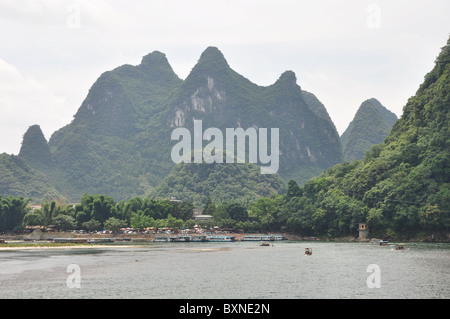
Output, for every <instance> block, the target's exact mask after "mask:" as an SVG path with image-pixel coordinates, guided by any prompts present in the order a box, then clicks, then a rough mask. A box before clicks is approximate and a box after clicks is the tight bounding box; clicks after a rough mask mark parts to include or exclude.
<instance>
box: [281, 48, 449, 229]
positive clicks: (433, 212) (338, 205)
mask: <svg viewBox="0 0 450 319" xmlns="http://www.w3.org/2000/svg"><path fill="white" fill-rule="evenodd" d="M449 111H450V40H449V43H447V45H446V46H445V47H444V48H443V49H442V52H441V54H440V55H439V57H438V58H437V59H436V65H435V67H434V69H433V70H432V71H431V72H430V73H429V74H427V75H426V76H425V80H424V83H423V84H422V85H421V86H420V88H419V89H418V91H417V93H416V95H415V96H413V97H411V98H410V99H409V100H408V102H407V104H406V106H405V107H404V110H403V115H402V117H401V119H399V120H398V121H397V122H396V123H395V124H394V126H393V128H392V130H391V133H390V134H389V135H388V137H387V138H386V139H385V141H384V143H382V144H378V145H376V146H374V147H372V148H371V149H370V150H369V151H368V152H367V153H366V154H365V156H364V158H363V159H362V160H357V161H354V162H352V163H344V164H338V165H336V166H334V167H332V168H330V169H328V170H327V171H326V172H325V173H323V174H321V175H320V176H318V177H316V178H313V179H311V180H310V181H308V182H307V183H306V184H305V185H304V186H303V187H302V188H301V189H300V191H299V192H300V196H294V197H293V198H292V199H291V200H290V201H288V202H287V205H288V207H290V208H289V214H288V215H289V216H288V219H287V220H286V221H287V225H291V226H293V225H294V224H295V225H296V226H295V227H294V228H292V229H293V230H296V231H299V232H303V233H315V234H324V235H329V236H339V235H345V234H349V233H352V232H353V231H354V229H355V226H356V223H358V222H367V223H368V224H369V227H370V229H371V233H372V234H373V235H377V234H378V235H382V234H402V235H403V236H415V235H417V234H418V233H420V232H427V231H431V230H432V231H446V232H448V231H449V229H450V112H449Z"/></svg>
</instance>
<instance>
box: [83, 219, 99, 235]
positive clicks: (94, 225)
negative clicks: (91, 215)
mask: <svg viewBox="0 0 450 319" xmlns="http://www.w3.org/2000/svg"><path fill="white" fill-rule="evenodd" d="M82 227H83V228H84V229H86V230H87V231H89V232H92V231H95V230H100V229H101V227H102V224H101V223H100V222H99V221H98V220H95V219H91V220H89V221H87V222H84V223H82Z"/></svg>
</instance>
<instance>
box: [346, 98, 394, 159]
mask: <svg viewBox="0 0 450 319" xmlns="http://www.w3.org/2000/svg"><path fill="white" fill-rule="evenodd" d="M396 121H397V116H396V115H395V114H394V113H392V112H391V111H389V110H388V109H387V108H386V107H384V106H383V105H382V104H381V103H380V101H378V100H377V99H375V98H370V99H367V100H365V101H364V102H362V103H361V105H360V107H359V108H358V111H357V112H356V114H355V116H354V118H353V120H352V122H351V123H350V124H349V126H348V128H347V129H346V130H345V132H344V133H343V134H342V136H341V143H342V146H343V154H344V159H345V160H346V161H353V160H356V159H362V158H363V156H364V153H365V152H366V151H367V150H368V149H369V148H370V147H371V146H372V145H375V144H379V143H382V142H383V140H384V139H385V138H386V136H387V135H388V134H389V132H390V130H391V127H392V125H393V124H394V123H395V122H396Z"/></svg>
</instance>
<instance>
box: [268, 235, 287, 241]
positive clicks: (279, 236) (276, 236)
mask: <svg viewBox="0 0 450 319" xmlns="http://www.w3.org/2000/svg"><path fill="white" fill-rule="evenodd" d="M272 237H273V240H275V241H281V240H287V238H286V236H284V235H273V236H272Z"/></svg>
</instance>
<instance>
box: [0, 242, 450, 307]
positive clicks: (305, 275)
mask: <svg viewBox="0 0 450 319" xmlns="http://www.w3.org/2000/svg"><path fill="white" fill-rule="evenodd" d="M306 247H310V248H312V252H313V253H312V255H311V256H306V255H305V254H304V252H305V248H306ZM70 265H71V266H70ZM449 266H450V244H434V243H433V244H427V243H408V244H407V245H406V249H405V250H395V249H393V246H379V245H376V244H370V243H340V242H303V241H302V242H299V241H285V242H273V246H272V244H271V246H267V247H263V246H259V243H257V242H234V243H149V244H142V245H139V246H133V247H125V246H111V247H106V248H105V247H96V248H94V247H92V248H63V249H61V248H59V249H31V250H23V249H17V250H4V251H0V287H1V288H0V298H2V299H9V298H15V299H16V298H26V299H36V298H43V299H48V298H70V299H75V298H76V299H78V298H93V299H105V298H108V299H111V298H115V299H121V298H127V299H130V298H131V299H136V298H140V299H141V298H151V299H157V298H163V299H172V298H174V299H180V298H181V299H185V298H186V299H203V298H208V299H216V298H217V299H229V298H235V299H241V298H243V299H248V298H252V299H253V298H255V299H259V298H263V299H297V298H301V299H316V298H317V299H318V298H320V299H324V298H333V299H341V298H345V299H348V298H351V299H372V298H377V299H378V298H381V299H385V298H400V299H403V298H405V299H406V298H408V299H409V298H416V299H417V298H419V299H431V298H438V299H447V298H449V297H450V267H449ZM75 279H78V281H77V280H75Z"/></svg>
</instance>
